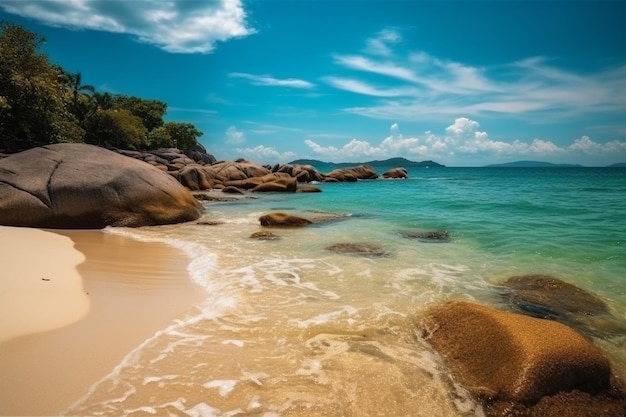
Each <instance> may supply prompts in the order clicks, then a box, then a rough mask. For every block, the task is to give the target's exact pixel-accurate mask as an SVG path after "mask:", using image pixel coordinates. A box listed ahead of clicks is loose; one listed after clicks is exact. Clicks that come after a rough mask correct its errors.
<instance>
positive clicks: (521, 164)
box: [486, 161, 582, 168]
mask: <svg viewBox="0 0 626 417" xmlns="http://www.w3.org/2000/svg"><path fill="white" fill-rule="evenodd" d="M486 167H488V168H580V167H582V165H580V164H553V163H551V162H542V161H515V162H507V163H504V164H491V165H486Z"/></svg>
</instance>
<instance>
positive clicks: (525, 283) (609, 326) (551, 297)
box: [501, 275, 626, 336]
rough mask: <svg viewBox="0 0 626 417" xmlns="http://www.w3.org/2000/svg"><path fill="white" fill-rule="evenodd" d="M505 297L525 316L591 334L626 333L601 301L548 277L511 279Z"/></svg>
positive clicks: (508, 281)
mask: <svg viewBox="0 0 626 417" xmlns="http://www.w3.org/2000/svg"><path fill="white" fill-rule="evenodd" d="M502 285H503V289H502V291H501V293H502V296H503V298H504V299H505V300H506V301H507V302H508V303H509V304H510V305H511V306H512V307H513V308H514V309H515V310H517V311H519V312H522V313H524V314H527V315H530V316H533V317H538V318H545V319H551V320H556V321H559V322H561V323H564V324H566V325H568V326H570V327H573V328H575V329H577V330H579V331H581V332H584V333H587V334H590V335H600V336H611V335H616V334H624V333H626V322H624V321H623V320H620V319H618V318H616V317H614V316H613V315H612V314H611V312H610V311H609V308H608V306H607V305H606V303H605V302H604V301H602V300H601V299H600V298H598V297H597V296H595V295H594V294H591V293H590V292H588V291H585V290H583V289H582V288H578V287H577V286H575V285H572V284H569V283H567V282H565V281H562V280H560V279H558V278H555V277H551V276H548V275H522V276H514V277H511V278H509V279H507V280H506V281H505V282H504V283H503V284H502Z"/></svg>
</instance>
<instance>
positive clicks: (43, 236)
mask: <svg viewBox="0 0 626 417" xmlns="http://www.w3.org/2000/svg"><path fill="white" fill-rule="evenodd" d="M0 244H1V246H2V248H3V249H2V252H1V253H0V261H1V262H2V265H3V274H2V278H1V279H0V415H54V414H58V413H60V412H62V411H63V410H64V409H65V408H66V407H68V406H69V405H71V404H72V403H73V402H74V401H76V400H77V399H79V398H80V397H81V396H82V395H84V394H85V393H86V392H87V390H88V389H89V388H90V387H91V386H92V385H93V384H94V383H95V382H97V381H98V380H100V379H101V378H102V377H104V376H105V375H107V374H108V373H109V372H111V371H112V370H113V368H114V367H115V366H116V365H117V364H118V363H119V362H120V361H121V360H122V359H123V357H124V356H125V355H126V354H128V353H129V352H130V351H132V350H133V349H134V348H135V347H137V346H138V345H139V344H141V342H143V341H144V340H146V339H147V338H149V337H150V336H152V335H153V334H154V333H155V332H156V331H158V330H159V329H162V328H164V327H165V326H167V324H168V323H170V322H171V321H172V320H173V319H175V318H178V317H182V316H184V315H185V313H186V312H187V311H189V310H190V309H191V308H192V306H193V305H194V303H196V302H199V301H201V300H202V298H203V290H202V289H201V288H200V287H199V286H197V285H196V284H194V283H193V282H192V281H191V280H190V279H189V278H188V275H187V271H186V266H187V263H188V259H187V258H186V256H185V254H184V253H183V252H181V251H179V250H177V249H174V248H171V247H169V246H167V245H164V244H159V243H146V242H138V241H135V240H133V239H130V238H126V237H123V236H118V235H113V234H109V233H106V232H103V231H47V230H46V231H44V230H38V229H28V228H13V227H0Z"/></svg>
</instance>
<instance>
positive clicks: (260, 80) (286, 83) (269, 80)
mask: <svg viewBox="0 0 626 417" xmlns="http://www.w3.org/2000/svg"><path fill="white" fill-rule="evenodd" d="M229 76H230V77H231V78H243V79H244V80H248V81H250V83H252V84H253V85H258V86H264V87H289V88H303V89H310V88H314V87H315V84H313V83H310V82H308V81H304V80H300V79H297V78H282V79H280V78H274V77H272V76H269V75H254V74H248V73H245V72H232V73H230V74H229Z"/></svg>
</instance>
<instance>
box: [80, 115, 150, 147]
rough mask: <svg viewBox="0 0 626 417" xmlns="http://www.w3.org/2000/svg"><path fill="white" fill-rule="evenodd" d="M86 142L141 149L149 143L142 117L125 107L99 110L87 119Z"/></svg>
mask: <svg viewBox="0 0 626 417" xmlns="http://www.w3.org/2000/svg"><path fill="white" fill-rule="evenodd" d="M85 130H86V132H85V142H86V143H90V144H92V145H98V146H104V147H112V148H123V149H141V148H144V147H145V146H146V145H147V134H148V132H147V131H146V128H145V127H144V125H143V123H142V121H141V119H140V118H139V117H137V116H135V115H134V114H132V113H131V112H130V111H128V110H125V109H108V110H98V111H96V112H95V113H92V114H90V115H89V116H87V118H86V119H85Z"/></svg>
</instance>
